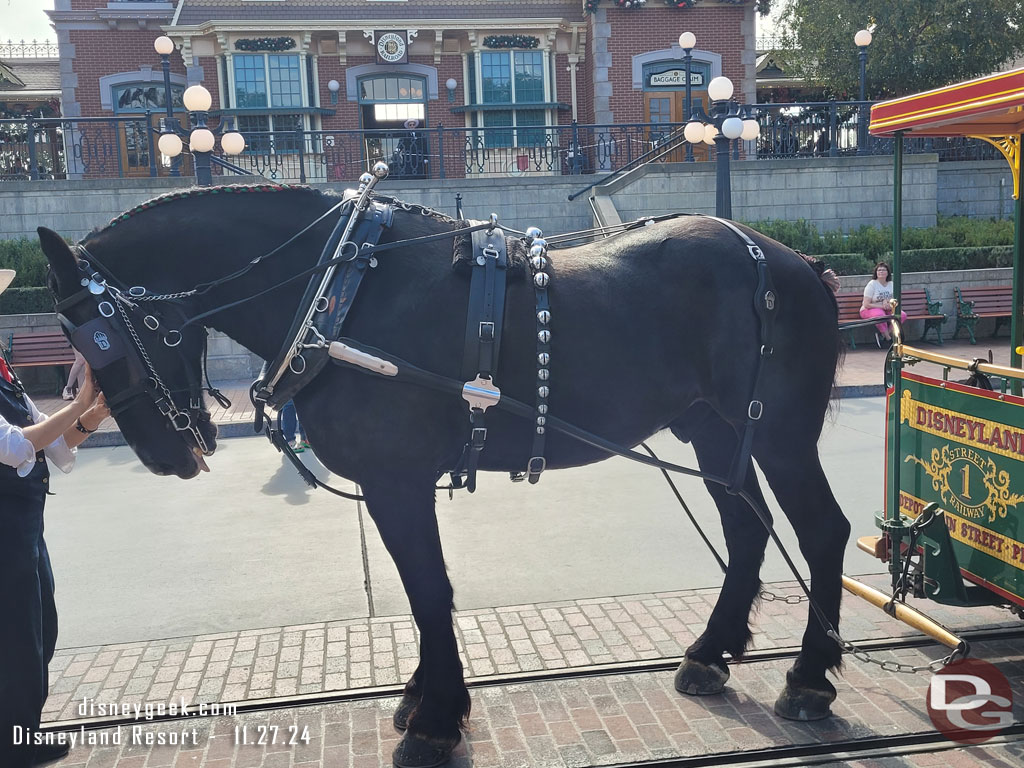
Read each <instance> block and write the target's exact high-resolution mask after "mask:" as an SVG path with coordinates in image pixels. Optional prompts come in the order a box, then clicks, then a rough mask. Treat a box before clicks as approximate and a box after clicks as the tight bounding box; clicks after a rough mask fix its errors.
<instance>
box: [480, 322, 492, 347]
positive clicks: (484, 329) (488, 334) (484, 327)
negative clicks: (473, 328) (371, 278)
mask: <svg viewBox="0 0 1024 768" xmlns="http://www.w3.org/2000/svg"><path fill="white" fill-rule="evenodd" d="M480 341H484V342H492V341H494V323H493V322H483V323H480Z"/></svg>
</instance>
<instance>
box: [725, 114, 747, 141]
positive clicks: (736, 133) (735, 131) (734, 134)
mask: <svg viewBox="0 0 1024 768" xmlns="http://www.w3.org/2000/svg"><path fill="white" fill-rule="evenodd" d="M742 133H743V121H742V120H740V119H739V118H738V117H727V118H725V120H723V121H722V135H723V136H725V138H727V139H729V140H730V141H731V140H732V139H738V138H739V137H740V134H742Z"/></svg>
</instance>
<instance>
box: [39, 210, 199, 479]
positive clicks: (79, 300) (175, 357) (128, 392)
mask: <svg viewBox="0 0 1024 768" xmlns="http://www.w3.org/2000/svg"><path fill="white" fill-rule="evenodd" d="M38 232H39V240H40V243H41V244H42V248H43V253H44V254H45V255H46V258H47V260H48V261H49V263H50V274H49V278H48V285H49V288H50V291H51V293H52V294H53V296H54V299H55V301H56V302H57V311H58V314H59V316H60V318H61V323H62V325H63V326H64V331H65V333H66V334H68V336H69V338H70V339H71V342H72V344H73V345H74V346H75V348H76V349H78V351H79V352H81V353H82V355H83V356H84V357H85V358H86V360H88V361H89V364H90V365H91V366H92V369H93V372H94V373H95V375H96V379H97V381H98V382H99V385H100V389H101V390H102V392H103V394H104V396H105V397H106V399H107V403H108V405H109V406H110V410H111V413H112V414H113V415H114V418H115V420H116V421H117V425H118V427H120V429H121V433H122V434H123V435H124V439H125V441H126V442H127V443H128V445H130V446H131V448H132V450H134V451H135V453H136V455H137V456H138V457H139V459H140V460H141V461H142V463H143V464H144V465H145V466H146V467H147V468H148V469H149V470H150V471H152V472H154V473H156V474H158V475H177V476H178V477H182V478H190V477H194V476H195V475H197V474H198V473H199V472H200V470H205V469H206V462H205V461H204V459H203V456H204V455H209V454H212V453H213V451H214V449H215V448H216V434H217V428H216V426H214V424H213V423H212V422H211V420H210V414H209V411H207V410H206V407H205V405H204V403H203V396H202V363H203V360H202V357H203V347H204V344H205V333H206V332H205V329H204V328H202V327H189V328H186V329H185V330H184V331H182V332H180V333H179V331H177V330H176V329H177V328H178V327H179V326H180V324H181V322H182V321H183V320H184V319H185V315H186V312H185V310H184V305H181V304H176V303H175V302H173V301H166V300H161V301H155V302H146V301H133V299H137V298H139V297H138V296H136V295H134V294H135V293H136V291H133V290H132V289H131V285H132V284H131V283H129V284H127V285H125V284H123V283H122V282H121V281H120V279H119V278H120V276H119V275H117V274H110V272H109V270H108V268H109V267H110V266H111V265H121V264H123V263H124V259H123V258H122V257H121V254H119V253H118V248H117V237H116V234H115V236H113V237H106V238H104V240H103V242H102V244H101V247H102V250H100V247H99V246H97V247H96V252H95V254H94V261H96V262H97V263H91V262H90V261H89V259H88V255H87V254H89V253H91V252H90V251H86V250H83V249H84V246H82V245H79V246H76V250H77V251H78V253H79V256H80V257H81V258H79V256H76V254H75V253H74V252H73V251H72V249H71V248H70V247H68V245H67V243H65V242H64V240H62V239H61V237H60V236H59V235H57V234H56V233H55V232H52V231H50V230H48V229H46V228H45V227H40V228H39V230H38ZM112 234H113V233H112ZM87 241H88V238H87ZM90 247H94V246H92V244H91V243H90ZM136 258H142V257H141V256H139V255H136ZM101 259H102V261H103V264H102V265H101V264H99V260H101ZM145 288H146V289H147V291H148V293H149V294H150V295H152V293H153V292H154V290H166V289H167V286H150V285H147V286H145Z"/></svg>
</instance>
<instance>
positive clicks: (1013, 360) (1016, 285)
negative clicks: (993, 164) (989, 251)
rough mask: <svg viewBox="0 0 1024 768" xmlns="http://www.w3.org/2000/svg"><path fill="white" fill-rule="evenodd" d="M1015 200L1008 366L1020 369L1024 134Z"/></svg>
mask: <svg viewBox="0 0 1024 768" xmlns="http://www.w3.org/2000/svg"><path fill="white" fill-rule="evenodd" d="M1016 182H1017V185H1016V192H1017V200H1016V204H1015V205H1014V206H1013V314H1012V315H1011V319H1010V336H1011V338H1012V339H1013V341H1012V344H1011V347H1010V365H1011V366H1012V367H1014V368H1020V367H1021V354H1020V352H1019V351H1018V350H1019V349H1020V347H1021V345H1022V344H1024V318H1022V317H1021V313H1022V312H1024V307H1022V306H1021V303H1022V302H1024V235H1022V234H1021V227H1024V134H1020V135H1018V136H1017V179H1016ZM1013 394H1015V395H1020V394H1021V382H1020V380H1019V379H1014V380H1013Z"/></svg>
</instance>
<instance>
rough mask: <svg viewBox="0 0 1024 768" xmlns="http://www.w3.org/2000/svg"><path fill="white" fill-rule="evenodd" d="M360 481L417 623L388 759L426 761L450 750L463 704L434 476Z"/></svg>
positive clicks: (426, 765)
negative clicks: (398, 730) (399, 730)
mask: <svg viewBox="0 0 1024 768" xmlns="http://www.w3.org/2000/svg"><path fill="white" fill-rule="evenodd" d="M362 489H363V494H364V496H365V497H366V507H367V509H368V510H369V512H370V516H371V517H372V518H373V521H374V523H375V524H376V525H377V530H378V531H379V532H380V535H381V539H383V541H384V546H385V547H387V550H388V552H389V553H390V554H391V557H392V559H393V560H394V561H395V565H396V566H397V567H398V573H399V575H400V576H401V578H402V584H403V585H404V587H405V593H406V595H407V596H408V597H409V604H410V605H411V606H412V613H413V617H414V618H415V620H416V626H417V627H418V628H419V631H420V664H419V668H418V669H417V670H416V673H415V674H414V675H413V677H412V679H411V680H410V681H409V685H408V686H407V687H406V695H405V696H404V697H403V699H402V705H401V707H400V713H401V715H402V718H401V719H402V720H405V721H406V725H407V729H406V733H405V736H404V737H403V738H402V740H401V742H399V744H398V746H397V747H396V748H395V752H394V762H395V765H397V766H400V768H430V766H436V765H441V764H443V763H445V762H446V761H447V760H448V758H449V757H450V756H451V753H452V750H454V749H455V747H456V746H457V745H458V743H459V739H460V738H461V732H460V729H461V727H462V726H463V725H464V724H465V721H466V719H467V718H468V717H469V708H470V701H469V692H468V691H467V690H466V684H465V682H464V681H463V677H462V662H461V661H460V660H459V654H458V649H457V646H456V643H455V631H454V629H453V627H452V615H451V611H452V587H451V583H450V582H449V581H448V574H447V573H446V572H445V567H444V558H443V556H442V553H441V540H440V537H439V535H438V531H437V518H436V516H435V513H434V478H433V474H432V473H421V474H418V475H415V476H413V475H411V474H400V473H392V474H388V475H386V476H383V475H382V476H379V477H375V478H372V479H365V478H363V481H362ZM396 719H398V718H396Z"/></svg>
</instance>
